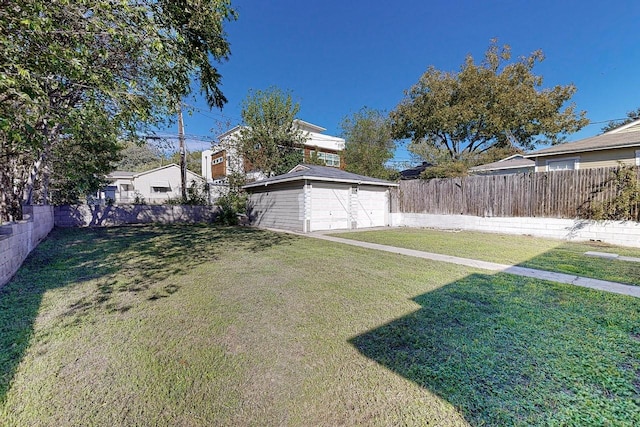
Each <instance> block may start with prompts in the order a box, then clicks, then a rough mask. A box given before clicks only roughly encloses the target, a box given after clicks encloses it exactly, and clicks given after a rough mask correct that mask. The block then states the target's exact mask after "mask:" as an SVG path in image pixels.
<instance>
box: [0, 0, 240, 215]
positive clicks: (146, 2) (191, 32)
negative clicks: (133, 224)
mask: <svg viewBox="0 0 640 427" xmlns="http://www.w3.org/2000/svg"><path fill="white" fill-rule="evenodd" d="M235 18H236V13H235V11H234V10H233V9H232V8H231V5H230V2H229V0H137V1H131V0H76V1H61V0H52V1H48V2H43V1H33V0H0V158H1V159H2V161H0V182H1V184H2V185H1V188H2V189H3V190H2V193H1V194H0V218H2V219H5V218H9V217H12V218H17V217H19V215H20V204H21V203H29V202H31V201H32V200H34V190H35V191H37V190H38V189H40V190H41V191H40V194H39V195H38V196H37V197H39V198H40V199H42V200H45V201H46V200H47V199H48V194H47V188H48V183H49V179H50V178H52V179H54V182H52V186H53V187H54V188H55V187H56V186H57V185H58V184H61V183H62V184H63V186H65V185H71V183H72V182H85V183H88V182H92V184H91V185H89V187H95V185H97V181H96V180H95V179H94V178H95V176H96V175H100V174H104V173H105V172H108V170H109V169H110V167H111V166H112V164H113V162H112V161H114V160H117V150H118V144H116V140H117V139H118V138H133V137H134V136H135V135H136V134H137V133H138V131H140V130H141V128H143V127H145V126H149V125H157V124H158V123H160V122H162V121H164V120H166V119H167V117H168V116H169V115H170V114H171V113H172V112H173V111H174V109H175V106H176V104H177V103H178V101H179V100H180V99H181V98H182V97H184V96H185V95H187V94H188V93H189V92H190V91H191V80H192V78H196V79H197V81H198V82H199V83H200V89H201V91H202V93H203V94H204V96H205V98H206V100H207V102H208V103H209V105H210V106H212V107H222V105H223V104H224V103H225V102H226V99H225V97H224V95H223V94H222V92H221V91H220V89H219V85H220V79H221V76H220V74H219V73H218V71H217V69H216V66H215V64H216V63H217V62H219V61H222V60H225V59H227V57H228V55H229V54H230V51H229V45H228V43H227V41H226V38H225V36H226V35H225V32H224V29H223V24H224V23H225V22H227V21H230V20H233V19H235ZM79 119H81V120H82V123H80V124H79V123H78V120H79ZM66 146H69V150H67V149H65V147H66ZM73 147H76V148H77V149H78V150H79V151H83V152H85V153H101V156H102V158H101V160H100V161H96V162H94V160H95V159H94V157H93V156H90V155H87V156H84V157H81V158H78V159H74V160H73V162H68V161H66V160H67V159H60V158H57V157H56V156H59V155H61V153H65V152H69V151H73V150H72V149H73ZM82 159H84V161H85V162H89V163H94V164H83V165H79V163H78V162H81V161H82ZM80 166H82V167H80ZM98 166H99V167H98ZM67 167H68V168H69V169H65V168H67ZM54 168H55V170H53V169H54ZM79 171H85V172H86V173H92V174H93V175H94V176H93V177H90V176H83V177H82V179H80V178H79V177H74V179H72V176H73V175H74V174H75V173H77V172H79ZM58 178H60V179H62V180H63V181H65V182H66V184H64V183H63V182H62V181H57V180H58ZM76 178H77V179H76ZM62 184H61V185H62ZM87 185H88V184H87ZM83 186H84V184H82V185H80V186H79V187H78V188H77V189H76V192H80V191H84V190H86V188H82V187H83ZM93 189H95V188H93Z"/></svg>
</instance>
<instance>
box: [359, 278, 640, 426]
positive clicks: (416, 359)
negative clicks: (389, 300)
mask: <svg viewBox="0 0 640 427" xmlns="http://www.w3.org/2000/svg"><path fill="white" fill-rule="evenodd" d="M414 301H415V302H416V303H418V304H420V305H421V308H420V309H419V310H418V311H416V312H414V313H412V314H410V315H407V316H404V317H402V318H399V319H396V320H394V321H392V322H390V323H387V324H385V325H382V326H380V327H378V328H376V329H374V330H371V331H369V332H366V333H364V334H362V335H359V336H356V337H354V338H352V339H351V340H350V343H351V344H352V345H353V346H354V347H355V348H356V349H358V350H359V351H360V352H361V353H362V354H363V355H365V356H366V357H369V358H371V359H373V360H375V361H376V362H378V363H379V364H381V365H382V366H384V367H386V368H388V369H390V370H392V371H393V372H395V373H397V374H399V375H401V376H403V377H405V378H407V379H409V380H411V381H413V382H415V383H416V384H418V385H420V386H422V387H424V388H426V389H428V390H430V391H432V392H434V393H436V394H438V395H439V396H440V397H442V398H443V399H445V400H447V401H448V402H450V403H451V404H452V405H454V406H455V407H456V408H457V409H458V410H459V411H460V413H461V414H462V415H463V416H464V417H465V418H466V420H467V421H468V422H469V423H470V424H472V425H500V426H504V425H640V406H639V405H640V399H639V398H640V339H639V337H640V335H638V334H639V333H640V326H639V322H640V301H638V300H637V299H633V298H630V297H621V296H615V295H609V294H604V293H601V292H596V291H590V290H586V289H580V288H575V287H571V286H568V285H559V284H552V283H549V282H542V281H536V280H533V279H526V278H520V277H516V276H511V275H507V274H497V275H481V274H473V275H470V276H468V277H466V278H464V279H462V280H459V281H456V282H453V283H451V284H448V285H446V286H444V287H442V288H439V289H437V290H435V291H433V292H429V293H426V294H423V295H420V296H418V297H416V298H414Z"/></svg>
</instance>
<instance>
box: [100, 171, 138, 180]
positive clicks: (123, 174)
mask: <svg viewBox="0 0 640 427" xmlns="http://www.w3.org/2000/svg"><path fill="white" fill-rule="evenodd" d="M135 174H136V173H135V172H127V171H113V172H110V173H108V174H107V178H109V179H130V178H133V176H134V175H135Z"/></svg>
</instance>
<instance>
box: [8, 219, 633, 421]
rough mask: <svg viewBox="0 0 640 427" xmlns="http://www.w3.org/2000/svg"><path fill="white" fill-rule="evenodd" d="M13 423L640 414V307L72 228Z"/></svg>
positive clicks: (34, 327)
mask: <svg viewBox="0 0 640 427" xmlns="http://www.w3.org/2000/svg"><path fill="white" fill-rule="evenodd" d="M0 331H1V334H0V425H7V426H27V425H28V426H51V425H55V426H78V425H125V426H129V425H130V426H140V425H154V426H155V425H162V426H165V425H166V426H176V425H185V426H210V425H260V426H262V425H310V426H316V425H327V426H334V425H419V426H422V425H427V424H430V425H431V424H433V425H442V426H449V425H501V426H502V425H629V426H632V425H639V424H640V399H639V396H640V300H639V299H634V298H631V297H626V296H620V295H613V294H607V293H602V292H597V291H592V290H589V289H583V288H577V287H573V286H570V285H560V284H554V283H549V282H544V281H539V280H533V279H526V278H521V277H516V276H511V275H506V274H497V275H487V274H482V272H481V271H477V270H473V269H469V268H464V267H461V266H457V265H451V264H443V263H436V262H431V261H427V260H422V259H415V258H410V257H403V256H400V255H395V254H388V253H381V252H377V251H372V250H366V249H362V248H354V247H350V246H347V245H340V244H335V243H331V242H326V241H320V240H316V239H308V238H303V237H297V236H290V235H286V234H276V233H271V232H266V231H260V230H254V229H248V228H215V227H208V226H141V227H129V228H124V227H123V228H109V229H73V230H60V229H57V230H54V232H53V233H52V234H51V235H50V237H49V238H48V239H47V240H46V241H45V242H44V243H42V244H41V245H40V246H39V247H38V248H37V249H36V250H35V251H34V253H33V254H32V255H31V256H30V257H29V259H28V260H27V262H26V263H25V265H24V266H23V267H22V268H21V269H20V271H19V273H18V275H17V276H16V277H15V279H14V280H13V281H12V282H10V283H9V284H7V285H6V286H4V287H2V288H0Z"/></svg>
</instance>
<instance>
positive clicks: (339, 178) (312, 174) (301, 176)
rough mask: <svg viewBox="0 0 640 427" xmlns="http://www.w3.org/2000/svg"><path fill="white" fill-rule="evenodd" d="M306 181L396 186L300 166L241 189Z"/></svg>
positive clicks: (336, 170)
mask: <svg viewBox="0 0 640 427" xmlns="http://www.w3.org/2000/svg"><path fill="white" fill-rule="evenodd" d="M307 179H308V180H313V181H328V182H342V183H351V184H371V185H384V186H388V187H397V186H398V184H396V183H394V182H390V181H385V180H384V179H378V178H371V177H369V176H364V175H358V174H355V173H351V172H345V171H343V170H340V169H336V168H332V167H329V166H318V165H307V164H300V165H298V166H296V167H295V168H293V169H291V171H290V172H288V173H285V174H282V175H278V176H273V177H271V178H267V179H263V180H261V181H256V182H252V183H250V184H247V185H245V186H244V187H243V188H257V187H264V186H267V185H270V184H280V183H283V182H293V181H303V180H307Z"/></svg>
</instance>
